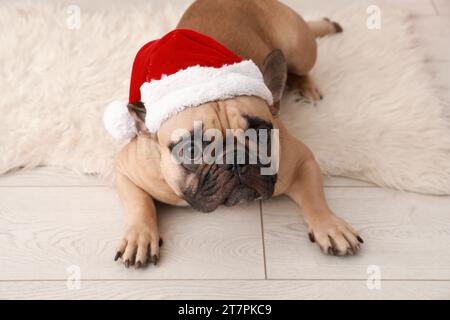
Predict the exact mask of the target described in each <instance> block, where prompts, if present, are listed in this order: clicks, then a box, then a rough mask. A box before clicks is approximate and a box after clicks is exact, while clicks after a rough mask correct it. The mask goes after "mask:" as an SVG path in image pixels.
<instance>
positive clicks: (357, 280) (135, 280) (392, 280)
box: [0, 278, 450, 284]
mask: <svg viewBox="0 0 450 320" xmlns="http://www.w3.org/2000/svg"><path fill="white" fill-rule="evenodd" d="M142 281H144V282H152V281H158V282H172V281H180V282H191V281H192V282H196V281H246V282H255V281H256V282H258V281H267V282H277V281H280V282H282V281H290V282H291V281H302V282H327V281H329V282H339V281H346V282H366V281H367V279H345V278H343V279H308V278H298V279H296V278H293V279H288V278H283V279H274V278H269V279H262V278H261V279H214V278H210V279H81V282H142ZM11 282H67V279H13V280H0V284H1V283H11ZM381 282H450V279H395V278H394V279H383V280H381Z"/></svg>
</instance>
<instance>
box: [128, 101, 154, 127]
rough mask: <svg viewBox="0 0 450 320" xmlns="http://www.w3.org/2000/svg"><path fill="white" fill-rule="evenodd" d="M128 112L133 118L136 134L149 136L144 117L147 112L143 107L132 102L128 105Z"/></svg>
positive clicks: (141, 104)
mask: <svg viewBox="0 0 450 320" xmlns="http://www.w3.org/2000/svg"><path fill="white" fill-rule="evenodd" d="M127 107H128V112H129V113H130V114H131V116H132V117H133V119H134V121H135V123H136V129H137V131H138V133H142V134H150V132H149V131H148V129H147V127H146V126H145V115H146V114H147V111H146V110H145V106H144V104H143V103H142V102H140V101H138V102H134V103H129V104H128V106H127Z"/></svg>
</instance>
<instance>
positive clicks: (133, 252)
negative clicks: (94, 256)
mask: <svg viewBox="0 0 450 320" xmlns="http://www.w3.org/2000/svg"><path fill="white" fill-rule="evenodd" d="M154 229H156V230H154ZM161 245H162V239H161V238H160V237H159V231H158V229H157V228H153V229H152V228H151V227H149V226H148V225H147V224H145V223H139V224H133V225H130V226H128V227H127V228H126V229H125V232H124V235H123V237H122V239H121V240H120V242H119V245H118V246H117V250H116V255H115V257H114V261H117V260H118V259H119V258H122V261H123V263H124V265H125V267H127V268H128V267H130V266H132V265H134V266H135V267H136V268H141V267H144V266H146V265H147V264H148V263H153V264H154V265H156V264H157V263H158V261H159V247H160V246H161Z"/></svg>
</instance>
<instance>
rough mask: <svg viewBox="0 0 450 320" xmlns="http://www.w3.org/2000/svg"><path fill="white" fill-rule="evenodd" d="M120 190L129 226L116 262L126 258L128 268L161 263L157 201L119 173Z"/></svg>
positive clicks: (117, 178) (118, 183) (118, 185)
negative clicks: (159, 261)
mask: <svg viewBox="0 0 450 320" xmlns="http://www.w3.org/2000/svg"><path fill="white" fill-rule="evenodd" d="M116 184H117V190H118V193H119V197H120V199H121V201H122V203H123V205H124V207H125V210H126V212H127V225H126V228H125V232H124V234H123V237H122V239H121V240H120V242H119V245H118V247H117V253H116V256H115V259H114V260H117V259H119V258H120V257H122V260H123V262H124V264H125V267H127V268H128V267H129V266H130V265H133V264H134V265H135V266H136V268H140V267H141V266H145V265H146V264H147V263H148V262H150V263H151V262H153V264H155V265H156V263H157V262H158V260H159V246H160V244H161V240H160V237H159V230H158V221H157V217H156V208H155V203H154V201H153V198H152V197H151V196H150V195H149V194H148V193H146V192H145V191H144V190H142V189H141V188H139V187H138V186H136V185H135V184H134V183H133V182H132V181H131V180H130V179H128V177H126V176H125V175H123V174H121V173H120V172H117V177H116Z"/></svg>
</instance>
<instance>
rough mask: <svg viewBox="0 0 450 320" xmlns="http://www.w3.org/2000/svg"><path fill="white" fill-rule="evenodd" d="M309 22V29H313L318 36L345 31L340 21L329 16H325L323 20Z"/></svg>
mask: <svg viewBox="0 0 450 320" xmlns="http://www.w3.org/2000/svg"><path fill="white" fill-rule="evenodd" d="M307 23H308V26H309V29H311V31H312V33H313V34H314V36H315V37H316V38H321V37H325V36H327V35H331V34H335V33H340V32H342V31H344V29H342V27H341V25H340V24H339V23H337V22H335V21H331V20H330V19H328V18H323V20H319V21H308V22H307Z"/></svg>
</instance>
